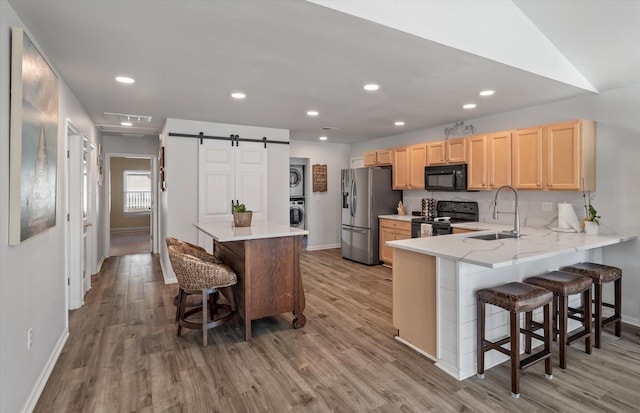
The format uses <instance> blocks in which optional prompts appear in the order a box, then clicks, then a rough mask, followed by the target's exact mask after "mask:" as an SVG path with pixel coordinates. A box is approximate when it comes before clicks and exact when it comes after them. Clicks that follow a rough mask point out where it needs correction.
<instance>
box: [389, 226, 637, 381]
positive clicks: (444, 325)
mask: <svg viewBox="0 0 640 413" xmlns="http://www.w3.org/2000/svg"><path fill="white" fill-rule="evenodd" d="M464 226H465V227H467V228H468V229H477V230H485V231H483V232H475V233H464V234H456V235H448V236H440V237H428V238H416V239H410V240H400V241H390V242H388V243H387V245H389V246H391V247H393V248H394V249H400V250H403V253H402V254H398V255H399V256H400V255H401V256H403V257H405V258H409V259H411V257H412V256H413V254H420V255H422V256H433V257H435V272H436V274H435V285H433V288H435V289H436V294H435V301H436V302H435V303H430V305H432V306H433V310H434V311H435V313H436V327H435V331H433V332H431V334H435V335H436V351H435V354H429V351H428V350H427V349H425V348H422V347H421V344H420V343H418V342H412V341H411V339H407V337H415V336H420V334H415V333H414V332H413V331H404V332H403V329H402V328H399V327H398V325H402V326H403V328H404V329H407V328H410V329H413V328H415V329H417V330H419V329H421V328H427V327H425V326H421V325H420V323H421V321H420V320H421V316H420V315H414V314H412V313H413V311H406V309H407V308H408V309H410V310H411V309H412V306H413V304H412V303H402V302H399V300H400V299H401V298H402V297H400V296H399V295H398V296H397V295H396V294H395V293H394V303H393V311H394V325H395V326H396V328H398V337H399V339H400V341H403V342H406V343H409V344H411V346H413V347H416V348H417V349H418V350H421V351H423V352H426V353H427V354H428V355H429V356H431V357H432V358H434V359H435V360H436V366H438V367H440V368H441V369H443V370H444V371H446V372H447V373H449V374H450V375H452V376H453V377H455V378H457V379H458V380H463V379H465V378H468V377H470V376H473V375H474V374H475V373H476V297H475V292H476V291H477V290H478V289H481V288H486V287H493V286H496V285H500V284H504V283H507V282H511V281H522V280H523V279H525V278H528V277H530V276H533V275H536V274H541V273H544V272H547V271H551V270H555V269H558V268H559V267H561V266H564V265H570V264H574V263H577V262H582V261H592V262H602V248H603V247H606V246H607V245H613V244H617V243H620V242H624V241H628V240H631V239H634V238H635V235H624V236H621V235H586V234H576V233H572V234H571V233H557V232H553V231H551V230H548V229H544V228H525V229H524V230H523V233H525V234H526V235H524V236H523V237H522V238H520V239H502V240H497V241H485V240H478V239H472V238H470V237H473V236H474V235H479V234H483V233H491V232H495V231H496V230H503V229H508V228H505V227H504V226H499V225H492V224H484V223H477V224H466V225H464ZM486 229H489V230H486ZM406 252H410V253H412V254H410V255H407V254H406ZM394 253H395V250H394ZM415 258H416V259H419V256H417V255H416V256H415ZM416 262H419V261H416ZM415 267H416V266H414V268H415ZM396 268H406V266H402V265H398V266H397V267H396V256H395V255H394V273H393V282H394V284H395V283H403V282H408V281H407V280H409V279H411V280H413V281H412V282H415V280H416V275H415V274H411V275H410V276H409V275H408V274H402V273H399V272H398V271H400V270H398V271H397V270H396ZM418 268H419V266H418ZM424 276H425V277H428V274H426V273H425V274H424ZM397 287H398V286H397V285H394V292H395V291H397V290H396V288H397ZM415 288H423V289H424V288H427V286H426V285H420V286H415V287H414V286H410V289H415ZM404 291H406V289H405V290H404ZM414 294H415V293H414ZM425 294H426V291H425ZM414 296H415V295H414ZM573 300H574V302H575V301H578V300H579V296H575V297H573ZM402 307H404V309H405V311H403V309H402ZM405 314H406V316H407V317H411V318H412V322H410V323H407V322H402V320H400V321H401V322H396V321H397V319H398V317H404V316H405ZM413 320H415V322H414V321H413ZM508 321H509V319H508V314H507V312H506V311H504V310H501V309H499V308H496V307H493V306H489V307H487V320H486V328H487V334H486V335H487V338H488V339H495V338H501V337H504V336H506V335H508V331H509V324H508ZM575 323H576V322H574V325H575ZM407 325H410V327H406V326H407ZM570 328H573V326H572V325H571V324H570ZM423 335H424V334H423ZM485 357H486V358H485V360H486V361H485V365H486V368H490V367H493V366H495V365H497V364H500V363H501V362H503V361H505V360H507V357H506V356H505V355H503V354H501V353H499V352H497V351H492V352H488V353H487V354H486V356H485Z"/></svg>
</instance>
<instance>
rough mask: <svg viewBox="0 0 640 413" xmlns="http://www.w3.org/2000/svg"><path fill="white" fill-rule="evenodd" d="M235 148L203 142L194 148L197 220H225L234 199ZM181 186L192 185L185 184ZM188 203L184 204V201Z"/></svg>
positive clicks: (212, 141) (217, 143)
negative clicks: (196, 148)
mask: <svg viewBox="0 0 640 413" xmlns="http://www.w3.org/2000/svg"><path fill="white" fill-rule="evenodd" d="M234 157H235V148H234V147H232V146H231V142H225V141H215V140H207V139H205V140H204V141H203V142H202V144H201V145H199V146H198V169H199V177H198V178H199V179H198V220H199V221H204V220H206V219H209V218H217V217H224V216H229V217H231V202H232V200H234V199H235V180H234V173H235V162H234ZM185 185H193V183H192V182H185ZM185 201H186V202H189V201H188V200H185Z"/></svg>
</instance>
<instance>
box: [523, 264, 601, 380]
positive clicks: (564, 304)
mask: <svg viewBox="0 0 640 413" xmlns="http://www.w3.org/2000/svg"><path fill="white" fill-rule="evenodd" d="M524 282H525V283H527V284H531V285H537V286H538V287H542V288H546V289H547V290H549V291H551V292H553V337H554V339H555V337H556V335H557V334H558V333H559V335H560V339H559V341H558V349H559V350H560V351H559V352H560V367H561V368H563V369H566V368H567V345H569V344H571V343H573V342H574V341H576V340H579V339H581V338H584V339H585V341H584V351H585V353H587V354H591V306H590V305H589V303H590V302H591V278H589V277H584V276H582V275H578V274H573V273H569V272H563V271H551V272H548V273H545V274H541V275H537V276H535V277H531V278H527V279H526V280H524ZM574 294H582V303H583V306H584V308H585V311H584V314H583V315H582V317H580V316H576V315H574V314H569V296H571V295H574ZM569 318H571V319H574V320H578V321H580V322H581V323H582V326H583V328H582V329H581V330H580V331H578V332H576V333H574V334H572V335H570V336H567V330H568V326H567V321H568V319H569ZM525 319H526V321H525V323H526V325H527V328H528V329H531V330H534V331H535V330H537V329H539V328H542V325H541V324H540V323H537V322H535V321H533V320H532V317H531V314H530V313H527V315H526V316H525ZM525 352H526V353H531V336H527V339H526V342H525Z"/></svg>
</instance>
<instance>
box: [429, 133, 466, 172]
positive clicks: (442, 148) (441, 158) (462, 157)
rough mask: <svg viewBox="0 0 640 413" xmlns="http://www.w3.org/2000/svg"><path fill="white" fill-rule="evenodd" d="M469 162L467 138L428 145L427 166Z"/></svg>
mask: <svg viewBox="0 0 640 413" xmlns="http://www.w3.org/2000/svg"><path fill="white" fill-rule="evenodd" d="M465 162H467V138H466V137H465V138H455V139H447V140H445V141H437V142H428V143H427V166H435V165H447V164H456V163H465Z"/></svg>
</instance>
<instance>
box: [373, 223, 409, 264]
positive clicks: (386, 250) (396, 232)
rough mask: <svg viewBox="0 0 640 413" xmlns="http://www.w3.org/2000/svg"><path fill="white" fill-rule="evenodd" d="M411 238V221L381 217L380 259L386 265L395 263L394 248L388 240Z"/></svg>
mask: <svg viewBox="0 0 640 413" xmlns="http://www.w3.org/2000/svg"><path fill="white" fill-rule="evenodd" d="M409 238H411V222H410V221H398V220H395V219H384V218H382V219H380V261H382V262H383V264H384V265H386V266H389V267H390V266H391V265H393V248H391V247H388V246H386V245H385V243H386V242H387V241H395V240H399V239H409Z"/></svg>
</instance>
